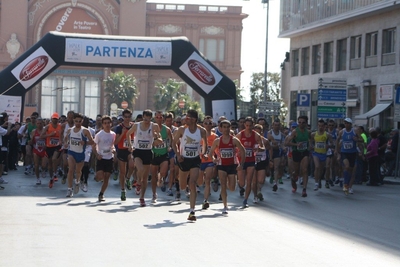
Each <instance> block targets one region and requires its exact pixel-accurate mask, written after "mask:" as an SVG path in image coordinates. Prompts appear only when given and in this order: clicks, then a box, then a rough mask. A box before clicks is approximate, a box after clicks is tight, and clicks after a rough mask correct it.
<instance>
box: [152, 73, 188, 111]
mask: <svg viewBox="0 0 400 267" xmlns="http://www.w3.org/2000/svg"><path fill="white" fill-rule="evenodd" d="M182 85H183V83H182V82H179V81H177V80H175V79H168V81H167V83H166V84H163V83H161V82H157V83H156V88H157V89H156V93H155V95H154V107H155V109H156V110H171V109H172V106H173V104H174V103H175V102H176V101H177V100H178V102H179V100H181V99H182V96H183V95H184V93H183V92H182V91H181V88H182Z"/></svg>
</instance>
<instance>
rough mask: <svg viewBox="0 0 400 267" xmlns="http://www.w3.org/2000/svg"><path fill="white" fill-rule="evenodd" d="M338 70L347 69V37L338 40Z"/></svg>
mask: <svg viewBox="0 0 400 267" xmlns="http://www.w3.org/2000/svg"><path fill="white" fill-rule="evenodd" d="M336 51H337V61H336V71H341V70H346V67H347V64H346V57H347V39H342V40H338V41H337V50H336Z"/></svg>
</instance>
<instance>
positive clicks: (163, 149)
mask: <svg viewBox="0 0 400 267" xmlns="http://www.w3.org/2000/svg"><path fill="white" fill-rule="evenodd" d="M160 134H161V138H162V140H163V142H162V144H159V145H157V146H154V147H153V153H154V155H158V156H161V155H165V154H167V153H168V144H167V143H168V142H167V141H168V131H167V126H165V125H164V124H162V125H161V130H160Z"/></svg>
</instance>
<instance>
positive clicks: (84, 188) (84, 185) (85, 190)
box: [81, 183, 88, 193]
mask: <svg viewBox="0 0 400 267" xmlns="http://www.w3.org/2000/svg"><path fill="white" fill-rule="evenodd" d="M81 189H82V191H83V192H85V193H86V192H87V191H88V186H87V184H86V183H83V184H82V187H81Z"/></svg>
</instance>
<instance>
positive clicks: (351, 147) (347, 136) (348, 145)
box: [340, 128, 357, 153]
mask: <svg viewBox="0 0 400 267" xmlns="http://www.w3.org/2000/svg"><path fill="white" fill-rule="evenodd" d="M355 136H357V135H356V133H355V132H354V130H353V129H351V131H350V132H347V131H346V128H345V129H343V135H342V147H341V149H340V152H342V153H356V152H357V142H356V141H354V140H353V137H355Z"/></svg>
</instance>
